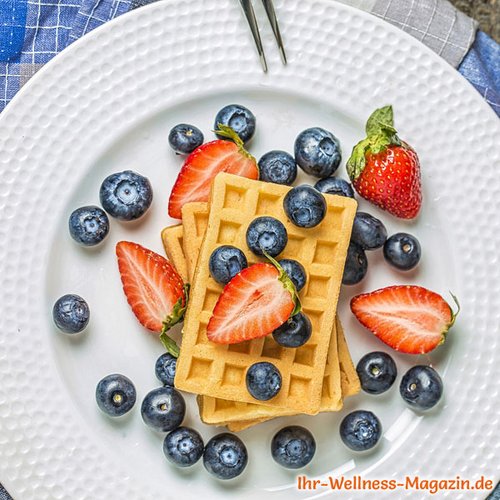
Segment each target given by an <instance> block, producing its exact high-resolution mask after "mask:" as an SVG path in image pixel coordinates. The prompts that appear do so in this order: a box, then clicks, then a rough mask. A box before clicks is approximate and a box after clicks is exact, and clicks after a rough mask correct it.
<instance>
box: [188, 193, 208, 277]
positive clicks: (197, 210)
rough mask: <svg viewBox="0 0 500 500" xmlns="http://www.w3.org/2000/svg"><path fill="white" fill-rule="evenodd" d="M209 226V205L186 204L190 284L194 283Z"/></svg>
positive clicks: (198, 203) (201, 203)
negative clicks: (197, 264)
mask: <svg viewBox="0 0 500 500" xmlns="http://www.w3.org/2000/svg"><path fill="white" fill-rule="evenodd" d="M207 225H208V203H204V202H194V203H186V204H185V205H184V206H183V207H182V226H183V227H184V236H185V237H184V240H183V249H184V255H185V256H186V264H187V272H188V278H189V282H190V283H192V282H193V278H194V271H195V269H196V263H197V261H198V256H199V254H200V249H201V244H202V242H203V238H204V237H205V231H206V229H207Z"/></svg>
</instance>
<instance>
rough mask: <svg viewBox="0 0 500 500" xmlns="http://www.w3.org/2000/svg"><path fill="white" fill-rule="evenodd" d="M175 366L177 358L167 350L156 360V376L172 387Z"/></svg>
mask: <svg viewBox="0 0 500 500" xmlns="http://www.w3.org/2000/svg"><path fill="white" fill-rule="evenodd" d="M176 368H177V358H174V357H173V356H172V355H171V354H170V353H169V352H166V353H164V354H162V355H161V356H160V357H159V358H158V359H157V360H156V364H155V373H156V378H157V379H158V380H159V381H160V382H162V383H163V384H165V385H171V386H172V387H173V385H174V378H175V369H176Z"/></svg>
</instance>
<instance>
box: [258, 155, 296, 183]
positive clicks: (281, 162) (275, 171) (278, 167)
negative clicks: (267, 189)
mask: <svg viewBox="0 0 500 500" xmlns="http://www.w3.org/2000/svg"><path fill="white" fill-rule="evenodd" d="M259 176H260V180H261V181H265V182H274V183H275V184H285V185H287V186H291V185H292V184H293V182H294V181H295V179H296V177H297V164H296V163H295V159H294V157H293V156H292V155H291V154H288V153H287V152H286V151H269V153H266V154H265V155H264V156H263V157H262V158H261V159H260V160H259Z"/></svg>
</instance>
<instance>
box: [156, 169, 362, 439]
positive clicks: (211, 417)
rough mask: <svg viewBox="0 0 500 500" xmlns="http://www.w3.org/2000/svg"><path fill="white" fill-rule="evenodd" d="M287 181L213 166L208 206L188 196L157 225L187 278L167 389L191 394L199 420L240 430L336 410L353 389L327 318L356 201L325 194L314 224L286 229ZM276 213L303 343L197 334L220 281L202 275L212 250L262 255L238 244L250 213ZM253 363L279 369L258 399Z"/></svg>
mask: <svg viewBox="0 0 500 500" xmlns="http://www.w3.org/2000/svg"><path fill="white" fill-rule="evenodd" d="M289 190H290V188H289V187H287V186H282V185H278V184H271V183H266V182H260V181H255V180H250V179H246V178H243V177H239V176H234V175H230V174H225V173H221V174H219V175H218V176H217V177H216V178H215V180H214V182H213V185H212V191H211V197H210V200H209V202H208V203H199V202H196V203H188V204H186V205H185V206H184V207H183V209H182V224H179V225H175V226H171V227H167V228H165V229H164V230H163V231H162V240H163V244H164V247H165V251H166V253H167V256H168V258H169V259H170V260H171V261H172V263H173V264H174V266H175V267H176V268H177V270H178V272H179V273H180V274H181V276H182V277H183V279H184V280H185V281H186V282H188V283H191V291H190V299H189V305H188V309H187V311H186V316H185V319H184V327H183V334H182V345H181V354H180V356H179V359H178V361H177V371H176V377H175V386H176V387H177V388H178V389H180V390H183V391H188V392H192V393H195V394H197V395H198V398H197V399H198V405H199V409H200V416H201V419H202V420H203V421H204V422H205V423H207V424H212V425H226V426H227V427H228V428H229V430H231V431H234V432H236V431H240V430H243V429H246V428H248V427H250V426H252V425H255V424H258V423H260V422H263V421H265V420H269V419H271V418H274V417H279V416H285V415H296V414H299V413H305V414H309V415H314V414H317V413H318V412H325V411H338V410H340V408H341V407H342V404H343V399H344V398H345V397H347V396H349V395H352V394H355V393H357V392H358V391H359V388H360V386H359V380H358V377H357V375H356V371H355V369H354V367H353V363H352V360H351V357H350V354H349V350H348V347H347V343H346V340H345V337H344V333H343V330H342V326H341V324H340V321H339V319H338V317H337V315H336V310H337V301H338V295H339V290H340V285H341V282H342V274H343V269H344V263H345V258H346V253H347V248H348V245H349V239H350V234H351V229H352V223H353V219H354V215H355V212H356V202H355V201H354V200H352V199H350V198H346V197H341V196H333V195H325V199H326V202H327V207H328V209H327V214H326V216H325V218H324V220H323V221H322V222H321V224H319V225H318V226H317V227H315V228H310V229H307V228H299V227H297V226H294V225H293V224H292V223H291V222H290V221H289V220H288V219H287V217H286V215H285V213H284V211H283V198H284V197H285V195H286V193H287V192H288V191H289ZM264 215H267V216H271V217H275V218H277V219H279V220H280V221H281V222H282V223H283V224H284V225H285V227H286V229H287V232H288V243H287V246H286V248H285V250H284V251H283V252H282V253H281V254H280V256H279V258H280V259H281V258H289V259H294V260H297V261H299V262H300V263H301V264H302V265H303V266H304V268H305V269H306V272H307V283H306V285H305V287H304V288H303V290H302V291H301V292H300V294H299V296H300V299H301V303H302V310H303V312H304V313H305V314H306V315H307V316H308V317H309V319H310V320H311V323H312V335H311V338H310V340H309V341H308V342H307V343H306V344H304V345H303V346H301V347H298V348H295V349H292V348H286V347H281V346H280V345H278V344H277V343H276V342H275V341H274V339H273V336H272V335H268V336H267V337H264V338H259V339H254V340H249V341H245V342H242V343H238V344H230V345H223V344H216V343H213V342H210V341H209V340H208V338H207V335H206V328H207V324H208V322H209V320H210V317H211V315H212V311H213V308H214V306H215V304H216V302H217V300H218V298H219V296H220V294H221V292H222V289H223V287H222V286H221V285H219V284H218V283H217V282H216V281H214V280H213V278H212V277H211V276H210V273H209V267H208V261H209V258H210V255H211V254H212V252H213V251H214V249H215V248H217V247H218V246H221V245H234V246H236V247H238V248H239V249H241V250H242V251H243V252H244V253H245V255H246V257H247V260H248V263H249V265H251V264H253V263H255V262H258V261H262V260H265V259H263V258H259V257H257V256H255V255H254V254H253V253H252V252H251V251H250V250H249V249H248V247H247V245H246V238H245V235H246V230H247V228H248V225H249V224H250V223H251V222H252V221H253V220H254V219H255V218H256V217H260V216H264ZM259 361H268V362H270V363H273V364H274V365H275V366H276V367H277V368H278V369H279V371H280V372H281V375H282V388H281V391H280V392H279V393H278V394H277V395H276V396H275V397H274V398H272V399H271V400H269V401H262V402H259V401H257V400H255V399H253V397H252V396H251V395H250V393H249V392H248V391H247V388H246V384H245V375H246V371H247V369H248V368H249V367H250V366H251V365H252V364H254V363H256V362H259Z"/></svg>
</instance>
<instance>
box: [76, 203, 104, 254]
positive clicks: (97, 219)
mask: <svg viewBox="0 0 500 500" xmlns="http://www.w3.org/2000/svg"><path fill="white" fill-rule="evenodd" d="M68 225H69V234H70V235H71V237H72V238H73V239H74V240H75V241H76V242H77V243H80V244H82V245H85V246H88V247H91V246H94V245H97V244H98V243H100V242H101V241H102V240H103V239H104V238H106V236H107V235H108V233H109V219H108V216H107V215H106V212H104V210H102V209H101V208H99V207H96V206H93V205H91V206H87V207H80V208H77V209H76V210H75V211H74V212H72V213H71V215H70V216H69V221H68Z"/></svg>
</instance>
